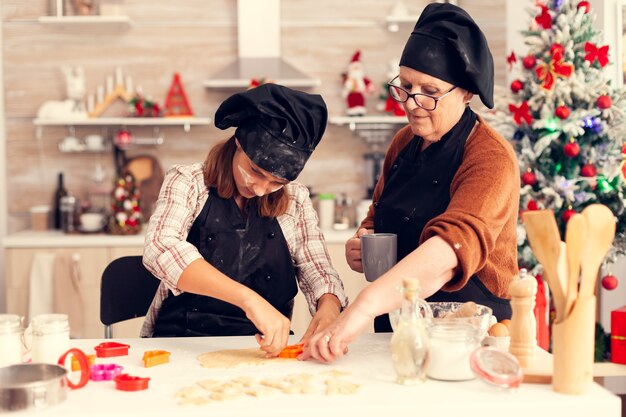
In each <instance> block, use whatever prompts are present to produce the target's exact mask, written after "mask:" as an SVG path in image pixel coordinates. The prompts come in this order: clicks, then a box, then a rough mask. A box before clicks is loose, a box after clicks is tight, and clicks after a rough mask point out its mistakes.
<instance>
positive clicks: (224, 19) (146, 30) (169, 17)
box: [0, 0, 506, 232]
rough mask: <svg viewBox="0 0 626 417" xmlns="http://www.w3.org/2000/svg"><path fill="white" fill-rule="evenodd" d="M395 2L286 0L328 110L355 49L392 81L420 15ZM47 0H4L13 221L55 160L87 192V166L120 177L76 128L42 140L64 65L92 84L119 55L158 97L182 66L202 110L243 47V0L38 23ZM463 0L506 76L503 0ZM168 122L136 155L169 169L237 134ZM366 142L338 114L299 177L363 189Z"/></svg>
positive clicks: (285, 13)
mask: <svg viewBox="0 0 626 417" xmlns="http://www.w3.org/2000/svg"><path fill="white" fill-rule="evenodd" d="M394 3H395V0H358V1H357V2H356V3H355V2H337V1H336V0H283V2H282V6H281V25H282V53H283V58H284V59H285V60H287V61H289V62H290V63H292V64H293V65H295V66H296V67H298V68H299V69H301V70H302V71H304V72H306V73H308V74H309V75H311V76H312V77H315V78H318V79H320V80H321V81H322V84H321V86H320V87H318V88H315V89H311V90H310V91H311V92H316V93H320V94H322V95H323V96H324V98H325V99H326V101H327V103H328V107H329V110H330V113H331V114H332V115H340V114H342V113H343V111H344V102H343V99H342V98H341V96H340V93H341V77H340V74H341V72H343V71H345V69H346V65H347V63H348V62H349V60H350V58H351V56H352V54H353V53H354V51H355V50H357V49H360V50H362V62H363V64H364V65H365V69H366V75H367V76H368V77H369V78H370V79H371V80H372V81H373V82H374V83H375V85H376V86H377V87H378V88H379V89H380V88H382V84H383V83H384V82H386V81H387V77H388V75H387V73H388V61H389V60H391V59H392V58H394V57H399V55H400V53H401V52H402V48H403V46H404V43H405V42H406V38H407V36H408V34H409V33H410V31H411V29H412V27H413V23H411V24H402V25H401V26H400V30H399V32H397V33H392V32H389V31H388V30H387V26H386V23H385V17H386V15H387V14H388V12H389V10H390V9H391V7H392V6H393V4H394ZM427 3H428V2H427V1H418V0H415V1H413V0H412V1H407V2H406V4H407V7H408V8H409V11H410V12H411V13H419V12H420V11H421V9H422V8H423V7H424V5H426V4H427ZM48 4H49V2H48V0H29V1H23V0H3V1H2V3H0V7H1V13H2V19H3V32H2V34H1V35H2V36H3V42H2V45H3V48H4V50H3V54H4V63H3V64H4V79H3V80H2V82H3V87H4V89H5V113H6V115H5V116H6V119H5V128H6V132H7V134H6V140H7V161H6V169H7V178H8V189H7V190H6V191H5V193H6V198H7V201H8V211H9V232H13V231H16V230H18V229H20V228H23V227H25V225H27V224H28V223H27V222H26V221H25V219H26V218H27V212H28V210H29V208H30V207H31V206H33V205H37V204H44V203H49V202H50V200H51V198H52V192H53V189H54V187H55V181H56V174H57V173H58V172H59V171H64V172H65V173H66V177H67V188H68V189H69V190H70V191H71V192H73V193H75V194H77V195H78V196H79V197H80V198H85V197H86V196H87V193H88V190H89V189H90V187H92V186H93V183H92V180H91V176H92V174H93V170H94V166H95V165H96V164H97V163H100V164H102V166H103V168H104V171H105V174H106V175H107V183H108V184H112V181H113V171H114V169H113V159H112V156H111V155H109V154H101V155H93V154H81V155H77V154H65V153H61V152H59V150H58V143H59V141H60V140H61V139H62V138H63V137H64V136H65V135H67V134H68V131H67V129H65V128H63V127H45V128H44V129H43V136H42V138H41V140H37V139H36V138H35V128H34V126H33V124H32V119H33V118H34V117H36V113H37V109H38V108H39V106H41V104H42V103H44V102H45V101H47V100H61V99H63V98H64V97H65V83H64V80H63V76H62V74H61V71H60V67H61V66H63V65H82V66H84V67H85V72H86V81H87V90H88V91H89V92H92V93H93V92H95V89H96V87H97V86H98V85H100V84H104V82H105V79H106V77H107V76H108V75H111V74H112V73H113V71H114V69H115V67H117V66H120V67H122V68H123V70H124V72H125V73H126V74H129V75H131V76H132V77H133V80H134V84H135V85H141V86H142V88H143V90H144V92H145V93H146V94H148V95H150V96H151V97H152V98H153V99H156V100H157V101H159V102H161V103H162V102H163V100H164V98H165V95H166V93H167V89H168V87H169V84H170V81H171V77H172V74H173V73H174V72H176V71H178V72H179V73H180V74H181V76H182V79H183V83H184V86H185V89H186V92H187V95H188V97H189V99H190V102H191V104H192V106H193V109H194V111H195V113H196V114H197V115H199V116H208V117H213V114H214V112H215V109H216V108H217V106H218V105H219V103H220V102H221V101H222V100H224V99H225V98H226V97H228V95H230V94H232V93H233V92H234V90H230V91H224V90H211V89H206V88H205V87H204V86H203V84H202V83H203V81H204V80H206V79H207V78H209V77H210V76H211V75H212V74H214V73H216V72H218V71H219V70H221V69H222V68H223V67H225V66H227V65H228V64H230V63H231V62H233V60H234V59H235V58H236V56H237V28H236V22H237V15H236V13H237V9H236V0H185V1H177V2H171V1H154V0H124V1H123V2H122V4H123V7H124V11H125V13H126V14H127V15H128V16H129V17H130V19H131V20H132V22H133V23H132V26H131V27H129V28H126V29H118V28H95V27H88V28H83V29H80V28H77V27H65V28H58V27H53V26H48V25H42V24H40V23H38V22H37V18H38V17H39V16H42V15H45V14H47V13H48ZM459 4H460V5H461V6H462V7H466V8H467V10H468V11H469V13H470V14H472V15H473V16H474V18H475V19H476V20H477V21H478V23H479V25H481V27H482V28H483V30H484V31H485V33H486V35H487V38H488V40H489V42H490V45H491V48H492V53H493V55H494V59H495V62H496V82H497V83H500V84H502V83H504V80H505V75H506V74H505V71H506V66H505V56H506V51H505V24H506V22H505V21H504V19H505V15H506V13H505V7H506V2H505V1H504V0H472V1H469V0H467V1H463V0H461V1H459ZM70 10H71V9H70ZM259 36H262V34H260V35H259ZM376 96H377V94H376V95H375V96H373V97H372V98H370V100H369V101H368V108H369V109H370V112H371V113H376V109H375V107H376V104H378V100H377V98H376ZM101 132H102V133H104V134H105V135H107V137H108V139H109V140H110V137H111V135H112V134H113V133H114V132H113V131H111V130H103V129H101V128H99V127H90V128H77V129H76V134H77V136H79V137H84V136H85V135H87V134H89V133H101ZM161 132H162V133H163V134H164V136H165V139H166V141H165V144H164V145H162V146H159V147H143V148H135V149H132V150H130V151H129V155H130V156H133V155H138V154H151V155H154V156H156V157H157V158H158V159H159V160H160V162H161V164H162V166H163V168H164V169H167V167H169V166H171V165H172V164H176V163H184V164H186V163H192V162H196V161H201V160H203V159H204V157H205V156H206V153H207V152H208V149H209V148H210V147H211V146H212V145H213V144H214V143H216V142H217V141H219V140H221V139H225V138H227V137H228V136H229V135H230V134H232V130H230V131H227V132H223V131H220V130H219V129H217V128H215V127H214V126H208V127H206V126H204V127H193V128H192V130H191V132H189V133H185V132H184V131H183V130H182V128H176V127H167V128H162V129H161ZM133 133H134V134H135V135H138V136H149V135H151V134H152V129H151V128H149V127H146V128H133ZM369 150H370V149H369V147H368V146H367V145H366V144H365V143H364V141H363V140H362V139H360V138H359V137H357V136H356V135H354V134H353V133H352V132H350V131H349V130H348V129H346V128H344V127H337V126H332V125H330V126H329V127H328V129H327V133H326V135H325V137H324V140H323V141H322V143H321V144H320V145H319V147H318V150H317V151H316V152H315V153H314V155H313V156H312V157H311V159H310V162H309V164H308V165H307V167H306V168H305V170H304V171H303V173H302V175H301V176H300V179H299V180H300V182H302V183H304V184H307V185H310V186H312V187H313V189H314V190H315V191H318V192H321V191H328V192H335V193H340V192H347V193H348V194H349V195H350V196H352V197H353V198H354V199H355V200H359V199H360V198H361V197H363V195H364V192H365V190H364V184H365V182H366V180H367V179H366V178H364V175H365V173H364V170H365V167H364V164H363V163H362V155H363V154H364V153H366V152H368V151H369Z"/></svg>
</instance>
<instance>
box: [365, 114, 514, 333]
mask: <svg viewBox="0 0 626 417" xmlns="http://www.w3.org/2000/svg"><path fill="white" fill-rule="evenodd" d="M475 123H476V114H475V113H474V112H473V111H472V110H471V109H470V108H469V107H467V108H466V109H465V112H464V113H463V116H462V117H461V119H460V120H459V122H458V123H457V124H456V125H455V126H454V127H453V128H452V129H451V130H450V132H448V133H446V134H445V135H444V136H443V137H442V138H441V140H439V141H438V142H435V143H433V144H431V145H430V146H428V147H427V148H426V149H425V150H424V151H423V152H419V149H420V146H421V144H422V138H420V137H418V136H415V137H414V138H413V139H412V140H411V142H409V144H408V145H407V146H405V147H404V149H402V150H401V151H400V153H399V154H398V156H397V158H396V160H395V161H394V163H393V165H392V166H391V167H390V170H389V174H388V176H387V178H386V179H385V187H384V188H383V192H382V194H381V196H380V198H379V199H378V201H377V202H376V203H374V207H375V208H376V211H375V213H374V230H375V231H376V232H377V233H395V234H397V235H398V261H400V260H401V259H403V258H404V257H405V256H407V255H408V254H409V253H411V252H413V251H414V250H415V248H417V246H418V243H419V239H420V235H421V234H422V230H423V229H424V226H425V225H426V223H427V222H428V221H430V220H431V219H432V218H434V217H436V216H438V215H439V214H441V213H443V212H444V211H445V210H446V208H447V207H448V204H449V203H450V185H451V183H452V179H453V178H454V175H455V174H456V172H457V170H458V169H459V166H460V165H461V162H462V161H463V151H464V148H465V141H466V140H467V138H468V136H469V134H470V133H471V131H472V128H473V127H474V125H475ZM485 181H488V178H485ZM485 186H488V184H485ZM427 301H457V302H465V301H474V302H476V303H478V304H483V305H486V306H488V307H491V308H492V309H493V314H494V315H495V316H496V317H497V318H498V320H503V319H505V318H510V317H511V306H510V304H509V301H508V300H505V299H503V298H499V297H496V296H495V295H493V294H492V293H491V292H490V291H489V290H488V289H487V287H485V285H484V284H483V283H482V282H481V281H480V279H479V278H478V277H477V276H476V275H474V276H472V277H471V278H470V280H469V281H468V283H467V284H466V285H465V286H464V287H463V288H461V289H460V290H458V291H454V292H444V291H441V290H440V291H437V292H436V293H435V294H433V295H432V296H430V297H428V298H427ZM374 329H375V331H376V332H390V331H391V330H392V329H391V324H390V323H389V315H388V314H384V315H382V316H378V317H376V319H375V320H374Z"/></svg>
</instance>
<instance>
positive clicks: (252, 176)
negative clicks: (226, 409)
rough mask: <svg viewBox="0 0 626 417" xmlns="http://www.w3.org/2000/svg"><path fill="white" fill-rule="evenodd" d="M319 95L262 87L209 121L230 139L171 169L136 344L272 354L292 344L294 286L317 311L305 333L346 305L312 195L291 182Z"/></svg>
mask: <svg viewBox="0 0 626 417" xmlns="http://www.w3.org/2000/svg"><path fill="white" fill-rule="evenodd" d="M327 117H328V113H327V110H326V104H325V103H324V100H323V99H322V97H321V96H319V95H312V94H307V93H303V92H300V91H295V90H291V89H289V88H286V87H283V86H279V85H275V84H266V85H262V86H260V87H257V88H254V89H252V90H248V91H245V92H241V93H237V94H234V95H233V96H231V97H229V98H228V99H226V101H224V102H223V103H222V104H221V105H220V107H219V108H218V109H217V112H216V114H215V125H216V126H217V127H218V128H220V129H226V128H229V127H233V126H234V127H237V130H236V131H235V135H234V136H232V137H231V138H230V139H228V140H226V141H225V142H221V143H219V144H217V145H216V146H214V147H213V148H212V149H211V151H210V152H209V155H208V156H207V158H206V160H205V161H204V163H203V164H200V163H197V164H193V165H188V166H181V165H176V166H174V167H173V168H171V169H170V170H169V172H168V173H167V176H166V178H165V181H164V182H163V186H162V188H161V193H160V195H159V199H158V201H157V205H156V209H155V212H154V214H153V216H152V217H151V218H150V224H149V226H148V231H147V234H146V245H145V248H144V255H143V261H144V264H145V266H146V267H147V268H148V269H149V270H150V271H151V272H152V273H153V274H154V275H155V276H156V277H157V278H159V279H161V281H162V282H161V285H160V287H159V289H158V291H157V294H156V295H155V298H154V300H153V302H152V305H151V306H150V310H149V311H148V315H147V317H146V321H145V322H144V326H143V328H142V332H141V335H142V336H144V337H175V336H241V335H256V336H257V341H258V343H259V345H260V346H261V349H262V350H263V351H265V352H266V354H267V356H276V355H278V353H279V352H280V351H281V349H283V348H284V347H285V346H286V344H287V341H288V337H289V330H290V323H289V319H290V318H291V313H292V309H293V302H294V297H295V295H296V293H297V292H298V287H297V285H296V284H299V285H300V288H301V289H302V291H303V292H304V295H305V297H306V299H307V301H308V303H309V309H310V311H311V313H312V314H314V316H313V319H312V320H311V323H310V325H309V327H308V329H307V332H306V333H305V335H304V339H305V340H306V339H307V338H308V337H309V336H310V335H312V334H313V333H315V332H319V331H320V330H322V329H323V328H324V327H326V326H328V325H329V324H330V323H332V322H333V320H334V319H335V318H336V317H337V316H338V315H339V312H340V311H341V308H342V307H343V306H345V305H346V304H347V298H346V296H345V294H344V291H343V285H342V282H341V280H340V279H339V277H338V275H337V272H336V271H335V270H334V269H333V267H332V265H331V263H330V259H329V256H328V251H327V250H326V245H325V243H324V238H323V236H322V234H321V232H320V230H319V228H318V226H317V216H316V214H315V210H314V209H313V206H312V204H311V200H310V199H309V194H308V190H307V188H306V187H304V186H303V185H300V184H297V183H295V182H293V180H295V179H296V177H297V176H298V174H299V173H300V171H301V170H302V169H303V168H304V165H305V163H306V161H307V160H308V158H309V156H310V155H311V153H312V152H313V150H314V149H315V147H316V145H317V144H318V143H319V141H320V140H321V138H322V135H323V133H324V130H325V129H326V121H327Z"/></svg>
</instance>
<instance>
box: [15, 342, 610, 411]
mask: <svg viewBox="0 0 626 417" xmlns="http://www.w3.org/2000/svg"><path fill="white" fill-rule="evenodd" d="M389 338H390V335H389V334H364V335H363V336H361V337H360V338H359V339H358V340H357V341H356V342H354V343H353V344H352V345H351V346H350V353H349V354H348V355H347V356H345V357H344V358H342V359H340V360H338V361H336V362H335V363H334V364H333V365H324V364H320V363H316V362H299V361H295V360H294V361H280V362H279V361H276V362H270V363H267V364H264V365H259V366H243V367H238V368H231V369H206V368H203V367H201V366H200V365H199V363H198V361H197V359H196V358H197V356H198V355H199V354H201V353H205V352H207V351H212V350H220V349H240V348H250V347H255V346H256V342H255V341H254V339H253V338H252V337H222V338H174V339H119V340H116V341H119V342H122V343H127V344H129V345H130V346H131V348H130V350H129V355H128V356H122V357H113V358H98V359H97V361H96V363H117V364H119V365H122V366H124V372H127V373H129V374H130V375H134V376H142V377H150V378H151V379H150V383H149V388H148V389H147V390H145V391H138V392H123V391H118V390H116V389H115V384H114V383H113V382H109V381H103V382H94V381H90V382H89V383H88V384H87V385H86V386H85V387H84V388H82V389H79V390H75V391H70V392H68V396H67V400H66V401H65V402H63V403H62V404H59V405H56V406H53V407H50V408H48V409H45V410H41V411H38V412H37V417H41V416H59V417H60V416H63V417H73V416H88V417H98V416H103V417H119V416H125V415H128V416H131V415H132V416H149V417H158V416H164V417H179V416H220V417H224V416H272V417H276V416H288V415H293V416H298V417H306V416H315V417H323V416H355V415H357V416H359V417H362V416H376V417H383V416H462V417H470V416H480V417H485V416H504V417H511V416H532V417H538V416H550V417H553V416H567V417H576V416H580V417H588V416H602V417H619V416H620V413H621V404H620V399H619V397H617V396H615V395H613V394H611V393H610V392H609V391H607V390H605V389H604V388H602V387H600V386H599V385H597V384H595V383H594V384H593V386H592V387H591V389H590V390H589V392H588V393H587V394H586V395H582V396H568V395H563V394H558V393H556V392H554V391H553V390H552V388H551V386H550V385H545V384H544V385H540V384H522V386H521V387H520V388H518V389H516V390H513V391H512V392H508V391H502V390H499V389H497V388H494V387H492V386H489V385H487V384H486V383H484V382H482V381H480V380H472V381H465V382H441V381H434V380H427V381H426V382H425V383H424V384H421V385H418V386H402V385H398V384H396V383H395V373H394V370H393V367H392V364H391V359H390V358H391V356H390V352H389ZM102 341H103V340H101V339H98V340H95V339H76V340H72V345H73V347H77V348H80V349H82V350H83V351H84V352H85V353H87V354H92V353H94V350H93V348H94V346H96V345H98V344H99V343H100V342H102ZM293 342H295V340H294V341H293ZM157 349H163V350H167V351H169V352H171V358H170V363H168V364H165V365H159V366H155V367H150V368H144V367H143V363H142V357H143V353H144V351H146V350H157ZM331 369H338V370H343V371H347V372H349V373H350V374H349V375H347V376H345V377H344V378H346V379H348V380H350V381H354V382H357V383H359V384H360V389H359V391H358V392H357V393H356V394H353V395H332V396H327V395H325V394H323V393H316V394H283V393H282V392H280V393H278V392H277V393H272V394H269V395H267V396H262V397H257V398H255V397H248V396H245V397H241V398H238V399H234V400H228V401H221V402H212V403H210V404H204V405H179V404H178V402H177V399H176V398H175V397H174V395H175V394H176V393H177V392H178V391H179V390H180V389H181V388H183V387H185V386H189V385H193V384H195V383H196V382H198V381H201V380H205V379H218V380H229V379H232V378H235V377H238V376H250V377H253V378H257V379H260V378H281V377H284V376H286V375H290V374H294V373H302V372H307V373H310V374H314V375H319V374H320V373H321V372H324V371H328V370H331ZM73 377H74V376H73ZM27 414H28V415H32V414H33V413H32V412H30V413H27V412H16V413H12V414H11V416H21V415H27Z"/></svg>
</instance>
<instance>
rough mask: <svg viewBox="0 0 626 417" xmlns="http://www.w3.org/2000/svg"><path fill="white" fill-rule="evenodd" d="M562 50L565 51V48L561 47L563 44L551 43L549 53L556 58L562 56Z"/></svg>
mask: <svg viewBox="0 0 626 417" xmlns="http://www.w3.org/2000/svg"><path fill="white" fill-rule="evenodd" d="M564 51H565V48H563V45H561V44H560V43H553V44H552V46H551V47H550V55H552V56H553V57H554V59H555V60H558V59H559V58H563V52H564Z"/></svg>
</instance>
